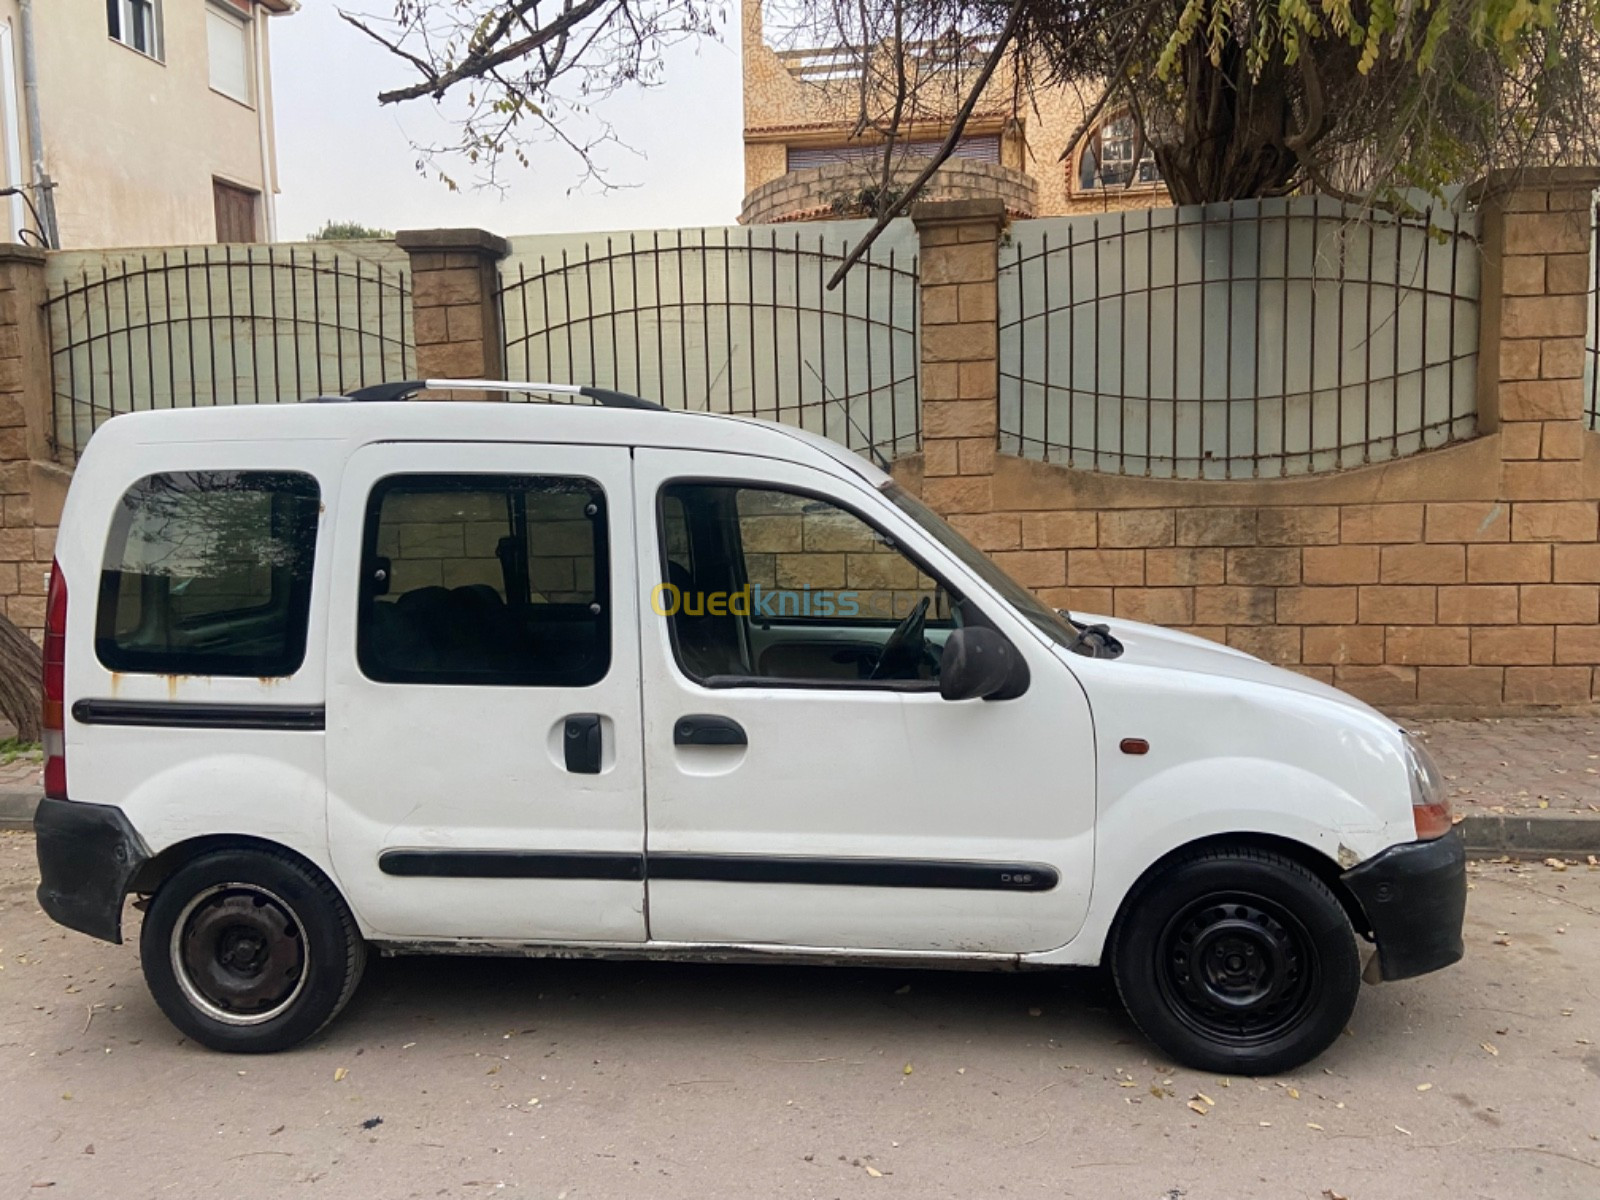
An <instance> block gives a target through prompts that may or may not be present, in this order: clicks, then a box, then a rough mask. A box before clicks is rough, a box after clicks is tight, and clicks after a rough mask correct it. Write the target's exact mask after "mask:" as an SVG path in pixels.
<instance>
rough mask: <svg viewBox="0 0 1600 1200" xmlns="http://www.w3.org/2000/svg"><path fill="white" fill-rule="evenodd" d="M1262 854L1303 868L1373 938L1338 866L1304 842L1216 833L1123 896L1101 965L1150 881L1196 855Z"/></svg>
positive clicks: (1160, 863) (1177, 851)
mask: <svg viewBox="0 0 1600 1200" xmlns="http://www.w3.org/2000/svg"><path fill="white" fill-rule="evenodd" d="M1236 849H1238V850H1259V851H1266V852H1268V853H1272V854H1277V855H1280V856H1281V857H1283V858H1287V859H1289V860H1290V861H1291V862H1293V863H1295V864H1297V865H1299V866H1302V867H1304V868H1305V869H1306V870H1308V871H1310V872H1311V874H1312V875H1314V876H1316V877H1317V879H1318V880H1320V881H1321V882H1322V883H1323V884H1324V885H1325V886H1326V887H1327V889H1328V890H1329V891H1330V892H1332V893H1333V894H1334V897H1335V898H1336V899H1337V900H1338V901H1339V904H1340V906H1341V907H1343V909H1344V911H1345V915H1346V916H1348V917H1349V918H1350V924H1351V926H1352V927H1353V928H1354V929H1355V931H1356V933H1358V934H1359V935H1360V936H1361V937H1363V938H1368V939H1370V938H1371V936H1372V923H1371V922H1370V921H1368V920H1367V914H1366V913H1365V912H1364V911H1362V908H1361V904H1360V902H1359V901H1358V900H1357V899H1356V898H1355V894H1354V893H1353V892H1351V891H1350V888H1349V886H1348V885H1347V884H1346V883H1345V882H1344V879H1343V878H1342V874H1343V873H1342V870H1341V868H1340V866H1339V864H1338V863H1337V862H1335V861H1334V860H1333V859H1331V858H1329V857H1328V856H1327V855H1326V854H1323V853H1321V852H1320V851H1318V850H1317V849H1316V848H1315V847H1313V846H1308V845H1306V844H1305V843H1304V842H1297V841H1295V840H1294V839H1293V838H1289V837H1282V836H1280V835H1278V834H1272V833H1214V834H1210V835H1208V836H1206V837H1201V838H1195V839H1194V840H1193V841H1188V842H1185V843H1183V844H1182V845H1181V846H1175V847H1173V848H1172V849H1171V850H1169V851H1167V852H1166V853H1165V854H1163V855H1162V856H1161V857H1160V858H1158V859H1157V860H1156V861H1155V862H1153V863H1151V864H1150V865H1149V866H1148V867H1146V868H1145V870H1144V872H1143V873H1142V874H1140V876H1139V878H1138V879H1136V880H1134V882H1133V886H1132V887H1130V888H1128V890H1127V891H1126V892H1124V893H1123V896H1122V900H1121V902H1120V903H1119V904H1118V906H1117V915H1116V916H1115V917H1114V918H1113V919H1112V921H1111V926H1110V929H1109V930H1108V932H1107V935H1106V938H1105V941H1104V942H1103V943H1102V945H1101V947H1100V961H1101V963H1102V964H1104V963H1105V962H1106V959H1107V956H1108V955H1109V954H1110V953H1111V948H1112V947H1113V946H1115V945H1116V941H1117V934H1118V932H1119V931H1120V929H1121V926H1122V923H1123V921H1124V920H1125V919H1126V918H1127V915H1128V914H1129V913H1130V912H1131V911H1132V910H1133V907H1134V905H1135V904H1137V903H1138V900H1139V898H1140V896H1141V895H1142V894H1143V892H1144V889H1145V887H1146V885H1148V884H1149V882H1150V881H1151V879H1153V878H1154V877H1155V876H1157V875H1159V874H1160V873H1161V872H1162V871H1164V870H1166V869H1167V868H1169V867H1170V866H1172V864H1173V863H1175V862H1176V861H1177V860H1179V859H1181V858H1187V857H1189V856H1190V855H1194V854H1205V853H1210V852H1216V851H1226V850H1236Z"/></svg>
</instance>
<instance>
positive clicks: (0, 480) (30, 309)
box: [0, 243, 71, 637]
mask: <svg viewBox="0 0 1600 1200" xmlns="http://www.w3.org/2000/svg"><path fill="white" fill-rule="evenodd" d="M46 261H47V259H46V254H45V252H44V251H43V250H39V249H36V248H34V247H32V246H20V245H15V244H11V243H5V244H0V601H3V605H4V611H5V614H6V616H7V617H9V618H10V619H11V621H12V622H13V623H14V624H15V625H17V626H19V627H20V628H22V629H24V630H26V631H27V632H29V633H31V634H33V635H34V636H35V637H37V636H39V635H40V634H41V632H42V631H43V629H44V601H45V590H46V585H47V583H48V578H49V572H50V559H51V557H52V556H53V555H54V553H55V540H56V525H57V524H58V523H59V522H60V520H61V505H62V503H63V502H64V501H65V499H66V495H67V483H68V481H69V480H70V478H71V475H70V473H69V472H67V471H65V470H63V469H62V468H61V467H59V466H57V465H56V464H55V462H54V461H53V460H54V438H53V429H52V422H53V410H52V406H51V395H50V393H51V385H50V340H49V331H48V330H47V329H46V328H45V314H44V307H43V305H44V298H45V263H46Z"/></svg>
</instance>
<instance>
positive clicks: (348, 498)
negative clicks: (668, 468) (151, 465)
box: [327, 443, 645, 943]
mask: <svg viewBox="0 0 1600 1200" xmlns="http://www.w3.org/2000/svg"><path fill="white" fill-rule="evenodd" d="M337 519H338V528H337V531H336V539H335V548H334V562H335V563H336V564H337V566H336V569H335V572H334V581H333V586H332V589H331V605H332V608H331V621H330V635H329V645H328V716H327V724H328V733H327V743H328V750H327V755H328V836H329V842H330V845H331V853H332V857H333V861H334V863H335V865H336V867H337V869H338V872H339V876H340V879H341V881H342V883H343V885H344V887H345V890H346V893H347V895H348V896H349V898H350V901H351V903H352V905H353V906H354V907H355V908H356V910H357V911H358V912H359V913H360V915H361V916H362V917H363V918H364V919H365V920H366V921H367V922H368V923H370V924H371V925H372V926H373V927H374V929H375V930H376V931H377V933H378V935H379V936H380V937H384V938H391V939H399V940H404V939H418V940H432V939H449V938H470V939H485V940H491V941H510V942H544V941H551V942H589V941H593V942H624V943H632V942H640V941H643V940H644V937H645V918H644V883H643V852H644V778H643V766H642V749H641V734H640V712H639V684H638V680H639V664H638V636H637V621H638V606H637V603H636V594H637V589H635V588H634V587H633V586H632V582H631V581H632V574H633V555H634V527H633V506H632V487H631V478H630V461H629V455H628V451H627V449H626V448H619V447H592V446H546V445H517V444H511V445H506V444H494V445H485V444H473V443H449V444H417V443H387V444H379V445H372V446H367V447H363V448H362V449H360V450H358V451H357V452H356V453H355V454H354V455H352V456H351V458H350V461H349V464H348V466H347V468H346V471H345V475H344V480H343V485H342V489H341V493H340V503H339V508H338V518H337Z"/></svg>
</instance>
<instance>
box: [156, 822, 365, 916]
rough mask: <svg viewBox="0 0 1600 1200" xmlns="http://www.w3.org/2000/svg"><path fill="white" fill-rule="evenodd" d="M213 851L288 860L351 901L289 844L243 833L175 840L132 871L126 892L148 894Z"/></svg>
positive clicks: (321, 870)
mask: <svg viewBox="0 0 1600 1200" xmlns="http://www.w3.org/2000/svg"><path fill="white" fill-rule="evenodd" d="M216 850H257V851H261V852H263V853H267V854H276V855H278V856H279V857H282V858H288V859H291V860H293V861H294V862H295V863H296V864H297V865H299V866H301V867H303V868H305V869H306V870H307V871H310V872H312V873H314V874H316V875H318V876H320V877H321V878H323V879H325V880H327V882H328V884H329V886H330V887H332V888H333V889H334V890H335V891H336V892H338V893H339V895H340V897H341V898H342V899H344V902H345V904H346V905H348V904H349V903H350V901H349V898H348V897H346V896H345V895H344V889H343V888H341V887H340V886H339V883H338V880H336V879H334V878H333V877H332V876H331V875H329V874H328V872H327V871H326V870H325V869H324V868H323V867H322V865H321V864H320V863H317V862H316V861H315V860H313V859H311V858H308V857H306V855H304V854H302V853H301V852H300V851H298V850H296V849H294V847H292V846H286V845H284V844H283V843H282V842H275V841H272V840H271V839H270V838H262V837H253V836H251V835H250V834H245V833H206V834H201V835H199V836H198V837H191V838H185V839H184V840H183V841H181V842H174V843H173V844H172V845H170V846H167V847H166V848H164V849H163V850H161V851H160V853H158V854H154V855H152V856H151V857H150V858H148V859H146V860H145V861H144V862H143V863H141V864H140V866H139V869H138V870H137V871H135V872H134V875H133V878H132V879H131V880H130V881H129V883H128V891H129V892H135V893H138V894H140V895H151V894H153V893H155V892H156V891H157V890H159V889H160V887H161V885H162V884H163V883H165V882H166V881H167V880H168V879H170V878H171V877H172V876H173V875H174V874H176V873H177V872H178V871H179V870H180V869H182V868H183V867H184V866H186V865H188V864H189V863H191V862H193V861H194V860H195V859H197V858H199V857H200V856H201V855H203V854H210V853H212V852H213V851H216Z"/></svg>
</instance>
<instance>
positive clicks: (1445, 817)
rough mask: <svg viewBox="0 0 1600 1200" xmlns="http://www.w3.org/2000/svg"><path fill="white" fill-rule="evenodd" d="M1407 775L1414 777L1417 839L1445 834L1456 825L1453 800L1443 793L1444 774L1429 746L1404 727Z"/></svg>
mask: <svg viewBox="0 0 1600 1200" xmlns="http://www.w3.org/2000/svg"><path fill="white" fill-rule="evenodd" d="M1401 736H1402V737H1403V738H1404V739H1405V753H1406V774H1407V775H1408V776H1409V777H1410V780H1411V817H1412V821H1413V822H1414V823H1415V825H1416V827H1417V840H1418V841H1426V840H1427V839H1428V838H1436V837H1443V836H1444V835H1445V834H1447V833H1449V832H1450V830H1451V829H1452V828H1453V827H1454V825H1455V822H1454V820H1453V819H1452V817H1451V813H1450V801H1449V799H1448V798H1447V797H1446V796H1445V794H1444V777H1443V776H1442V775H1440V774H1439V768H1438V766H1436V765H1435V763H1434V761H1433V755H1431V754H1429V753H1428V751H1427V748H1426V747H1424V746H1423V744H1422V743H1421V742H1420V741H1418V740H1417V739H1416V738H1415V737H1413V736H1412V735H1411V734H1410V733H1408V732H1406V731H1405V730H1401Z"/></svg>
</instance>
